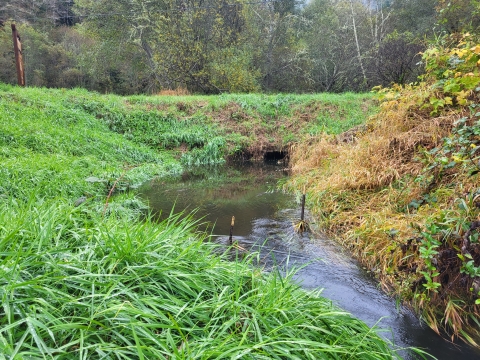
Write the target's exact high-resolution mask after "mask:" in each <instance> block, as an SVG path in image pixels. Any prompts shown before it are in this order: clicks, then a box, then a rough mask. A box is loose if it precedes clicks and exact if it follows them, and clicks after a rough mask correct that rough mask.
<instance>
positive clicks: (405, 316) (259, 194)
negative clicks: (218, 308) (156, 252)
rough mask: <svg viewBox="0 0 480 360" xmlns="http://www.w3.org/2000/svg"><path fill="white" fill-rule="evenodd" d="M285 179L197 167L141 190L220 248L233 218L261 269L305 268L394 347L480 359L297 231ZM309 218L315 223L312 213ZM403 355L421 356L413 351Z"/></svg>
mask: <svg viewBox="0 0 480 360" xmlns="http://www.w3.org/2000/svg"><path fill="white" fill-rule="evenodd" d="M286 175H287V174H286V173H285V172H284V171H283V170H282V167H281V166H279V165H276V164H243V165H241V166H236V167H224V168H213V169H198V170H196V171H191V172H189V173H185V174H184V175H183V176H182V177H181V179H178V178H175V179H170V180H169V179H160V180H154V181H152V182H149V183H147V184H145V185H144V186H143V187H142V188H141V191H140V192H141V194H142V196H143V197H144V198H145V199H147V200H148V201H149V204H150V207H151V208H152V209H153V210H154V211H155V212H156V213H157V214H158V216H159V217H160V218H162V217H166V216H168V214H170V212H171V210H172V208H174V212H179V211H185V213H190V212H191V211H193V210H195V217H196V218H197V219H201V220H199V221H200V222H201V223H202V225H201V226H203V227H204V228H205V229H207V230H209V231H211V233H212V234H214V235H212V238H213V239H214V240H215V241H217V242H219V243H225V244H227V243H228V234H229V232H230V223H231V218H232V216H235V226H234V229H233V235H234V236H233V238H234V240H235V241H237V242H238V244H239V245H240V246H241V247H242V248H244V249H246V250H248V251H257V252H259V253H260V258H261V259H262V263H263V264H262V265H263V266H265V267H266V268H267V269H268V268H269V267H271V266H273V265H281V266H282V267H283V268H284V269H289V268H292V267H297V268H300V269H299V270H298V271H297V272H296V274H295V276H294V279H295V281H297V282H298V283H299V284H300V285H301V286H302V287H303V288H305V289H318V288H322V289H323V292H322V295H323V296H325V297H327V298H329V299H331V300H332V302H333V303H335V304H337V305H338V306H339V307H340V308H342V309H344V310H346V311H348V312H350V313H352V314H353V315H354V316H355V317H357V318H359V319H361V320H363V321H364V322H365V323H367V324H368V325H369V326H374V325H376V326H377V327H378V328H381V329H383V331H382V332H381V335H382V336H384V337H386V338H388V339H389V340H391V341H392V342H393V343H394V344H395V345H397V346H400V347H411V346H414V347H419V348H422V349H424V350H425V351H427V352H428V353H430V354H432V355H433V356H435V357H436V358H437V359H440V360H443V359H448V360H455V359H462V360H473V359H476V360H478V359H480V351H477V350H475V349H473V348H471V347H469V346H467V345H465V344H463V343H458V344H452V343H450V342H448V341H446V340H444V339H443V338H441V337H440V336H438V335H437V334H435V333H434V332H433V331H432V330H431V329H430V328H428V327H427V326H426V325H424V324H423V323H422V322H421V321H420V320H418V318H416V317H415V316H414V314H413V313H412V312H411V311H410V310H409V309H407V308H405V307H403V306H401V305H399V304H398V303H396V301H395V300H394V299H392V298H390V297H389V296H387V295H385V294H384V293H383V292H382V291H381V290H380V289H379V288H378V286H377V285H378V284H377V283H376V282H375V280H374V279H372V278H371V277H370V276H369V275H368V273H367V272H366V271H364V270H363V269H362V268H361V267H360V266H359V265H358V264H357V263H356V262H355V261H354V260H353V259H352V258H350V257H349V256H348V255H347V254H345V253H344V252H343V249H342V248H341V247H340V246H339V245H337V244H335V243H334V242H332V241H331V240H329V239H328V238H326V237H324V236H321V235H318V234H312V233H304V234H303V235H299V234H297V233H295V232H294V231H293V226H292V224H293V222H294V221H298V220H299V219H300V209H299V207H300V206H299V204H298V201H296V199H295V197H294V196H292V195H287V194H283V193H281V192H277V191H274V189H275V186H276V183H277V181H278V180H279V179H280V178H281V177H284V176H286ZM306 220H307V221H311V219H309V217H308V211H307V213H306ZM402 355H403V356H404V358H405V359H415V358H416V357H415V356H414V355H413V354H412V353H410V352H408V351H405V352H404V353H402Z"/></svg>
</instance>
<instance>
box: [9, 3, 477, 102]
mask: <svg viewBox="0 0 480 360" xmlns="http://www.w3.org/2000/svg"><path fill="white" fill-rule="evenodd" d="M2 3H3V5H0V81H2V82H6V83H15V80H16V77H15V66H14V56H13V47H12V44H11V34H10V27H9V24H10V22H11V21H15V22H16V23H17V27H18V28H19V30H20V34H21V36H22V41H23V45H24V59H25V62H26V77H27V84H28V85H34V86H47V87H67V88H69V87H76V86H80V87H85V88H88V89H92V90H98V91H101V92H115V93H120V94H132V93H152V92H158V91H160V90H162V89H177V88H186V89H188V90H189V91H191V92H201V93H220V92H224V91H227V92H251V91H259V90H262V91H282V92H313V91H315V92H321V91H330V92H341V91H361V90H366V89H370V88H371V87H373V86H376V85H384V86H385V85H390V84H391V83H400V84H402V83H408V82H411V81H414V80H415V79H416V78H417V76H418V75H419V74H421V73H422V71H423V67H422V64H421V57H420V55H419V52H421V51H422V50H423V49H424V48H425V46H426V44H425V43H426V40H427V39H431V38H433V37H435V36H439V35H442V34H445V33H452V32H458V31H465V30H475V29H477V28H478V26H479V23H480V20H479V19H480V17H479V16H478V15H479V14H478V10H477V9H478V0H454V1H445V0H423V1H416V0H311V1H304V0H263V1H260V0H258V1H251V0H229V1H227V0H159V1H146V0H120V1H116V0H115V1H114V0H98V1H93V0H40V1H34V2H32V1H27V0H6V1H3V2H2ZM7 25H8V26H7Z"/></svg>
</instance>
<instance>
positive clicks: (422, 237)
mask: <svg viewBox="0 0 480 360" xmlns="http://www.w3.org/2000/svg"><path fill="white" fill-rule="evenodd" d="M479 59H480V46H479V45H478V39H475V38H473V37H472V36H469V35H466V36H465V37H463V38H461V39H458V38H457V39H454V38H451V39H445V40H444V43H443V44H439V45H438V46H437V47H435V48H432V49H430V50H428V51H427V52H426V53H425V54H424V61H425V63H426V66H427V74H426V75H425V77H424V78H423V81H422V82H421V83H419V84H413V85H408V86H404V87H394V88H392V89H384V90H379V97H380V98H381V99H382V104H381V108H380V112H379V114H378V115H376V116H375V117H374V118H373V119H372V120H371V121H370V122H369V123H368V124H367V126H365V127H363V128H362V129H360V130H358V131H356V132H352V133H351V134H350V137H343V140H345V141H339V139H338V138H333V137H327V136H323V137H318V138H313V139H310V140H309V141H306V142H305V143H303V144H302V145H301V146H298V147H297V148H296V151H295V153H294V154H293V155H292V160H293V163H294V172H295V173H296V176H295V177H294V178H293V179H292V181H291V182H290V183H289V184H287V187H291V188H295V189H299V188H300V189H301V188H302V187H303V186H306V187H307V189H309V198H310V205H311V207H312V208H313V209H314V211H315V212H316V214H317V216H318V218H319V219H321V221H322V224H323V226H324V227H325V228H326V229H328V231H330V233H331V234H334V235H335V236H337V238H338V239H339V241H341V242H342V243H343V244H344V245H345V246H346V247H348V248H349V249H350V250H351V252H352V253H354V254H355V255H356V256H357V258H358V259H359V260H360V261H361V262H362V263H363V264H364V266H365V267H366V268H368V269H369V270H370V271H371V272H372V273H373V274H374V275H375V276H377V277H378V278H379V279H380V280H381V283H382V285H383V287H384V288H385V289H386V290H387V291H390V292H392V293H394V294H396V295H397V296H398V297H399V299H400V300H401V301H405V302H406V303H407V304H410V305H411V306H413V307H414V308H415V309H416V310H417V311H418V313H420V314H421V315H422V316H423V318H424V319H425V320H426V321H427V322H428V323H429V324H430V326H431V327H432V328H433V329H434V330H435V331H437V332H443V331H446V333H447V334H448V335H449V336H451V337H452V338H455V337H460V338H462V339H464V340H465V341H468V342H470V343H471V344H474V345H476V346H479V344H480V341H479V340H480V323H479V322H478V319H479V318H480V244H479V228H480V201H479V200H480V187H479V184H480V180H479V171H480V164H479V160H480V151H479V149H480V112H479V109H480V87H478V86H479V84H480V74H479V64H480V62H479V61H480V60H479Z"/></svg>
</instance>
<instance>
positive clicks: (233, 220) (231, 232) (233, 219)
mask: <svg viewBox="0 0 480 360" xmlns="http://www.w3.org/2000/svg"><path fill="white" fill-rule="evenodd" d="M234 225H235V216H232V222H231V223H230V237H229V238H228V241H230V245H232V244H233V226H234Z"/></svg>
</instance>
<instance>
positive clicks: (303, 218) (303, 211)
mask: <svg viewBox="0 0 480 360" xmlns="http://www.w3.org/2000/svg"><path fill="white" fill-rule="evenodd" d="M305 193H306V192H305V186H304V187H303V195H302V214H301V215H300V220H301V221H303V220H305Z"/></svg>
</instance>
